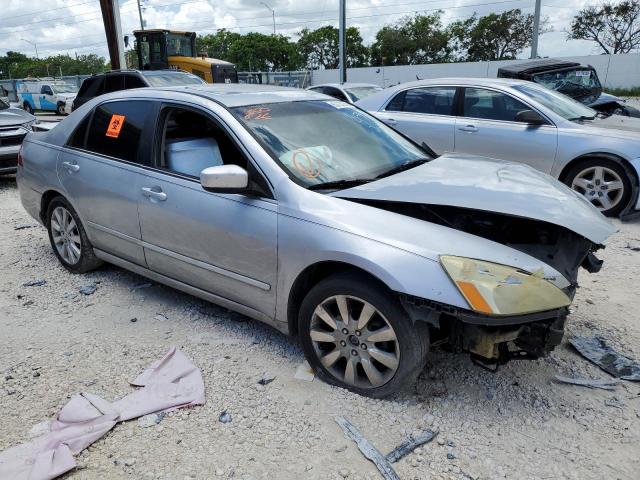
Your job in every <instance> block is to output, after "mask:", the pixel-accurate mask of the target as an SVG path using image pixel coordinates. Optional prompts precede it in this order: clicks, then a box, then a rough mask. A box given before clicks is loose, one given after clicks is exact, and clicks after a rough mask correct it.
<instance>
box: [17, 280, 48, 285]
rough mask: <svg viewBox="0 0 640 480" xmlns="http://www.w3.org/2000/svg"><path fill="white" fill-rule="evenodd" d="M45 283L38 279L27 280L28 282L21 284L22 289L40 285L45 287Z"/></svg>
mask: <svg viewBox="0 0 640 480" xmlns="http://www.w3.org/2000/svg"><path fill="white" fill-rule="evenodd" d="M46 284H47V281H46V280H42V279H38V280H29V281H28V282H24V283H23V284H22V286H23V287H41V286H42V285H46Z"/></svg>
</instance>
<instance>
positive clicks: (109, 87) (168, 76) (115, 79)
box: [71, 70, 206, 111]
mask: <svg viewBox="0 0 640 480" xmlns="http://www.w3.org/2000/svg"><path fill="white" fill-rule="evenodd" d="M202 83H206V82H205V81H204V80H202V79H201V78H200V77H197V76H196V75H193V74H191V73H188V72H183V71H181V70H145V71H140V70H113V71H111V72H107V73H100V74H98V75H93V76H91V77H89V78H87V79H85V80H84V82H82V86H81V87H80V90H79V91H78V95H76V98H75V100H74V101H73V105H72V106H71V111H73V110H75V109H76V108H78V107H80V106H81V105H83V104H85V103H86V102H88V101H89V100H91V99H92V98H95V97H98V96H100V95H103V94H105V93H111V92H117V91H118V90H129V89H131V88H143V87H171V86H180V85H200V84H202Z"/></svg>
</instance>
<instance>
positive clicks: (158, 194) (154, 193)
mask: <svg viewBox="0 0 640 480" xmlns="http://www.w3.org/2000/svg"><path fill="white" fill-rule="evenodd" d="M154 188H155V190H154ZM142 195H144V196H145V197H147V198H153V199H154V200H158V201H159V202H164V201H165V200H166V199H167V194H166V193H164V192H163V191H162V190H160V189H159V188H158V187H153V188H150V187H142Z"/></svg>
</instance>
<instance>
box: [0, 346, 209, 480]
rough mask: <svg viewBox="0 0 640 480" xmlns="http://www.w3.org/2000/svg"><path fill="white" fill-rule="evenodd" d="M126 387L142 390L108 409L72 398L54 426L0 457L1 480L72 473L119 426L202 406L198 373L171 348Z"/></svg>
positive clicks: (92, 399) (89, 397) (86, 397)
mask: <svg viewBox="0 0 640 480" xmlns="http://www.w3.org/2000/svg"><path fill="white" fill-rule="evenodd" d="M131 385H133V386H138V387H142V388H141V389H139V390H136V391H135V392H133V393H130V394H129V395H126V396H125V397H123V398H121V399H120V400H118V401H116V402H113V403H111V402H108V401H106V400H104V399H103V398H101V397H98V396H97V395H93V394H91V393H84V392H83V393H79V394H77V395H73V396H72V397H71V399H70V400H69V401H68V402H67V404H66V405H65V406H64V407H62V409H61V410H60V411H59V412H58V415H57V416H56V418H55V420H54V421H53V422H51V423H50V424H49V425H48V426H46V427H45V426H44V424H38V425H36V427H38V428H39V429H41V430H43V431H44V433H43V434H42V435H40V436H37V437H36V438H34V439H33V440H31V441H29V442H26V443H23V444H21V445H17V446H15V447H11V448H9V449H7V450H5V451H3V452H0V478H11V479H12V480H45V479H47V480H48V479H52V478H56V477H58V476H60V475H62V474H64V473H66V472H68V471H69V470H72V469H74V468H75V467H76V462H75V459H74V458H73V456H74V455H77V454H79V453H80V452H81V451H83V450H84V449H85V448H87V447H88V446H89V445H91V444H92V443H94V442H95V441H96V440H98V439H100V438H102V437H103V436H104V435H105V434H106V433H107V432H109V430H111V429H112V428H113V427H114V426H115V425H116V424H117V423H119V422H123V421H125V420H131V419H134V418H136V417H140V416H143V415H146V414H149V413H154V412H165V411H167V410H171V409H175V408H181V407H189V406H194V405H203V404H204V381H203V379H202V372H201V371H200V369H198V368H196V367H195V366H194V365H193V363H191V361H190V360H189V359H188V358H187V357H186V356H185V355H184V354H183V353H182V352H181V351H179V350H177V349H176V348H175V347H174V348H171V349H170V350H169V351H168V352H167V353H166V354H165V355H164V356H163V357H162V358H161V359H160V360H157V361H156V362H154V363H152V364H151V365H150V366H149V367H148V368H147V369H146V370H144V371H143V372H142V373H141V374H140V375H138V377H137V378H136V379H135V380H134V381H133V382H131ZM36 427H34V428H36ZM129 463H130V465H133V463H132V462H129ZM125 465H126V461H125Z"/></svg>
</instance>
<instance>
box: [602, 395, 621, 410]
mask: <svg viewBox="0 0 640 480" xmlns="http://www.w3.org/2000/svg"><path fill="white" fill-rule="evenodd" d="M604 404H605V405H606V406H607V407H613V408H620V409H622V408H624V402H623V401H622V400H620V399H619V398H618V397H611V398H609V399H607V400H605V401H604Z"/></svg>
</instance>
